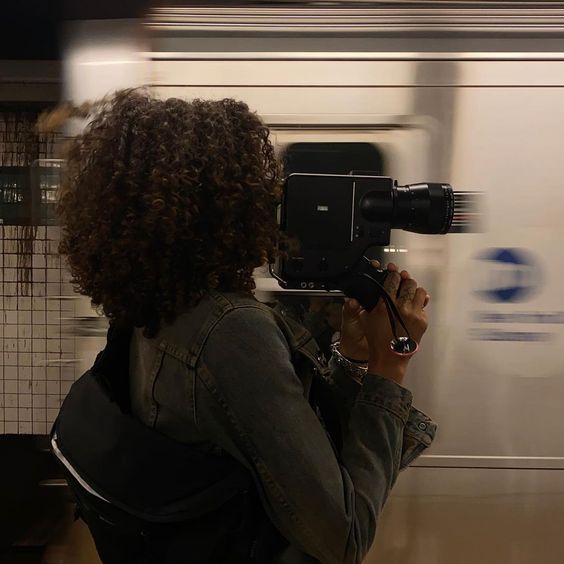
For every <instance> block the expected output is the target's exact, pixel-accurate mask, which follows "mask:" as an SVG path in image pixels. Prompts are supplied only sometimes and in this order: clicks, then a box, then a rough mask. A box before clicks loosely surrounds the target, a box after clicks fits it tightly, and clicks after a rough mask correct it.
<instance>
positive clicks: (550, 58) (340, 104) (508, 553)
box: [148, 1, 564, 564]
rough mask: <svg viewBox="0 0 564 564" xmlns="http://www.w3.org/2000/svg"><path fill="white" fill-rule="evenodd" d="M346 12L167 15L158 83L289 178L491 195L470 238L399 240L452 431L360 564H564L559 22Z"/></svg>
mask: <svg viewBox="0 0 564 564" xmlns="http://www.w3.org/2000/svg"><path fill="white" fill-rule="evenodd" d="M342 4H346V3H341V5H335V6H334V7H331V6H330V5H327V6H323V5H310V6H307V5H296V4H295V3H288V5H287V6H282V7H278V8H267V7H265V6H259V5H257V6H256V7H254V8H248V9H246V10H240V9H226V8H217V9H216V10H213V9H189V8H185V9H164V8H163V9H160V10H156V11H154V12H153V14H152V18H151V21H150V22H149V24H148V27H149V29H150V32H151V50H150V54H149V57H150V83H151V85H152V87H153V88H154V90H155V91H156V92H158V93H159V94H160V95H161V96H163V97H169V96H177V97H183V98H193V97H202V98H210V97H211V98H219V97H235V98H238V99H242V100H245V101H246V102H247V103H248V104H249V106H250V107H252V108H254V109H256V110H257V112H258V113H259V114H260V115H261V116H262V117H263V119H264V120H265V121H266V123H267V124H268V125H269V127H270V129H271V132H272V140H273V142H274V143H275V146H276V148H277V150H278V151H279V154H280V157H281V158H282V160H283V162H284V163H285V164H286V166H287V167H289V170H287V172H295V171H301V172H325V173H340V174H346V173H347V172H348V170H350V169H354V168H361V169H362V168H366V167H368V166H369V170H375V171H379V172H380V173H381V174H383V175H386V176H391V177H393V178H397V179H398V180H399V181H400V182H401V183H412V182H418V181H433V182H449V183H450V184H452V186H453V187H454V189H455V190H456V191H479V192H482V193H483V195H484V201H483V203H482V205H483V219H482V225H481V226H480V229H477V230H475V231H476V232H472V233H452V234H448V235H446V236H438V235H437V236H426V235H416V234H411V233H406V232H403V231H397V232H395V233H394V235H393V238H392V243H391V245H390V246H389V248H387V249H385V251H386V252H385V253H384V257H385V258H387V257H389V259H390V260H393V261H395V262H397V263H398V264H399V265H401V267H403V268H407V269H408V270H409V271H410V272H411V273H412V274H413V275H414V276H415V277H416V278H417V280H418V281H419V282H420V284H422V285H424V286H425V287H426V288H428V289H429V292H430V294H431V295H432V304H431V306H430V309H429V313H430V319H431V322H430V329H429V332H428V334H427V335H426V337H425V342H424V346H423V347H422V350H421V353H420V354H419V355H418V357H417V358H416V359H415V360H414V361H413V369H412V371H411V373H410V374H409V377H408V378H409V381H408V386H409V387H410V388H411V389H412V390H413V392H414V397H415V403H416V405H418V406H420V408H421V409H423V410H424V411H426V412H428V413H429V414H430V415H431V416H432V417H433V418H434V419H435V420H436V421H437V422H438V424H439V431H438V435H437V439H436V442H435V443H434V444H433V446H432V448H431V449H429V451H428V453H426V454H425V455H424V456H422V457H421V458H420V459H419V460H418V461H417V462H416V463H415V465H414V466H413V467H412V468H410V469H408V470H406V471H405V472H403V473H402V475H401V476H400V478H399V480H398V483H397V485H396V487H395V489H394V490H393V493H392V495H391V498H390V499H389V501H388V504H387V506H386V508H385V511H384V515H383V518H382V522H381V524H380V526H379V530H378V533H377V536H376V540H375V542H374V545H373V549H372V551H371V552H370V555H369V557H368V558H367V560H366V561H367V563H369V564H372V563H374V564H376V563H379V562H380V563H385V564H446V563H448V564H454V563H456V564H477V563H480V564H486V563H492V564H493V563H495V564H499V563H511V564H531V563H536V562H543V563H544V564H549V563H550V564H556V563H560V562H563V561H564V555H562V554H561V553H560V550H559V549H558V539H559V535H560V531H562V529H563V528H564V420H563V419H564V418H563V414H564V325H563V323H564V294H563V291H562V279H563V275H564V253H563V251H562V248H561V241H562V239H561V237H564V222H563V221H562V217H564V175H563V170H562V169H561V166H562V163H563V157H564V88H563V87H564V50H563V48H562V47H563V45H564V43H563V42H562V39H563V34H564V9H563V8H562V7H560V8H558V6H557V5H558V4H560V3H559V2H552V3H550V2H545V3H540V2H539V3H535V2H449V1H446V2H444V1H443V2H386V3H384V2H383V3H381V6H377V4H380V3H366V4H365V5H364V6H359V5H357V6H356V7H354V8H346V7H343V6H342ZM257 286H258V290H259V292H258V294H257V295H258V296H259V298H261V295H263V296H264V299H270V298H271V297H272V295H274V296H278V297H286V296H287V295H288V294H289V293H290V292H284V291H283V290H282V289H281V288H279V287H278V285H277V283H276V282H275V281H273V280H272V279H268V278H266V277H265V278H262V277H261V278H258V279H257Z"/></svg>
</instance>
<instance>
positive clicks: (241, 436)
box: [196, 306, 328, 556]
mask: <svg viewBox="0 0 564 564" xmlns="http://www.w3.org/2000/svg"><path fill="white" fill-rule="evenodd" d="M251 307H253V306H251ZM257 309H260V308H257ZM199 367H200V370H202V369H203V370H204V372H207V374H209V376H210V378H213V375H212V373H211V371H210V370H209V369H208V368H207V367H206V365H205V363H203V362H202V363H200V364H199ZM200 370H197V371H196V378H198V380H199V381H200V382H201V383H202V385H203V386H204V387H205V388H206V389H207V390H208V391H209V393H210V394H211V396H212V397H213V398H214V400H215V401H216V402H217V404H218V405H219V407H220V408H221V409H222V411H223V413H224V414H225V416H226V417H227V418H228V419H229V421H230V422H231V424H232V425H233V429H234V430H235V432H236V436H237V442H238V443H240V444H242V445H244V446H245V447H246V448H243V450H242V452H243V453H246V454H247V455H248V456H250V458H251V460H252V461H253V463H254V465H255V468H256V471H257V472H258V473H259V475H260V476H261V477H262V478H263V479H264V480H265V483H266V484H267V485H269V486H270V488H269V489H270V491H271V492H272V493H273V494H274V496H275V498H276V500H277V501H278V502H279V503H280V504H281V505H282V507H283V508H284V509H285V510H286V511H287V512H288V514H289V516H290V518H291V519H292V521H293V522H294V523H296V524H297V525H299V526H300V527H301V529H302V530H303V531H304V532H305V533H306V534H307V536H308V537H309V538H310V539H311V540H312V541H313V542H314V543H315V545H316V546H317V548H318V550H320V551H321V553H322V554H324V555H325V556H328V555H327V554H326V553H325V548H324V547H323V546H322V545H319V544H318V542H317V540H316V537H315V536H314V535H313V533H312V531H311V530H310V529H309V527H308V525H307V524H306V523H304V522H303V521H302V520H301V519H300V517H299V515H298V513H297V511H296V510H295V509H294V508H293V506H292V505H291V504H290V502H289V501H288V499H287V498H286V497H285V496H284V492H283V489H282V487H281V486H280V484H278V482H276V480H275V479H274V477H273V476H272V474H271V473H270V471H269V470H268V467H267V466H266V464H265V463H264V461H263V460H262V459H261V458H260V456H259V454H258V449H257V448H256V446H255V445H254V443H253V442H252V440H251V439H250V438H249V437H247V436H246V435H245V433H243V432H242V428H241V425H240V423H239V421H238V420H237V417H236V416H235V414H234V413H233V412H232V411H231V409H230V408H229V406H228V405H227V402H226V401H225V400H224V398H223V396H222V395H221V392H220V391H219V390H218V389H217V387H216V386H215V385H214V384H211V385H208V383H207V382H206V381H205V379H204V378H202V376H201V375H200ZM273 489H274V491H273Z"/></svg>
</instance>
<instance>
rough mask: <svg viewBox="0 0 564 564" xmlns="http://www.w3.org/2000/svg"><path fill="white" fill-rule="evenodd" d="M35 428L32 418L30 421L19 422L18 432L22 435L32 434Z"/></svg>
mask: <svg viewBox="0 0 564 564" xmlns="http://www.w3.org/2000/svg"><path fill="white" fill-rule="evenodd" d="M32 430H33V427H32V425H31V419H30V420H29V421H20V422H19V423H18V433H19V434H21V435H25V434H30V433H31V432H32Z"/></svg>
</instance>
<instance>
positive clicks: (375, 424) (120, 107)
mask: <svg viewBox="0 0 564 564" xmlns="http://www.w3.org/2000/svg"><path fill="white" fill-rule="evenodd" d="M268 134H269V132H268V129H267V128H266V127H265V126H264V125H263V124H262V123H261V121H260V119H259V118H258V117H257V116H256V115H255V114H254V113H251V112H250V111H249V109H248V107H247V106H246V105H245V104H243V103H241V102H236V101H234V100H229V99H227V100H221V101H201V100H194V101H192V102H186V101H182V100H178V99H169V100H158V99H155V98H153V97H152V96H150V95H149V94H147V93H144V92H140V91H124V92H120V93H118V94H116V96H115V97H113V98H112V99H111V100H109V101H106V102H104V103H103V104H102V105H101V106H100V107H98V108H97V113H96V114H95V117H94V119H93V121H92V122H91V123H90V124H89V126H88V127H87V128H86V130H85V132H84V133H83V134H82V135H81V136H80V137H78V138H77V139H76V140H75V141H74V144H73V146H72V148H71V150H70V153H69V158H68V172H67V175H66V182H65V185H64V188H63V190H62V194H61V199H60V205H59V213H60V220H61V224H62V227H63V235H62V241H61V247H60V250H61V253H63V254H64V255H66V257H67V258H68V262H69V265H70V269H71V272H72V274H73V276H74V281H75V284H76V286H77V288H78V290H79V291H80V292H81V293H83V294H85V295H88V296H90V297H91V298H92V303H93V304H94V305H95V306H97V307H99V308H101V310H102V311H103V312H104V314H105V315H106V316H107V317H108V318H109V319H110V322H111V326H112V328H113V334H112V332H110V337H111V338H110V340H109V344H108V347H107V349H106V350H105V351H104V353H102V355H100V357H99V359H98V362H97V365H95V367H94V369H93V372H94V373H95V374H98V375H99V374H103V376H104V377H103V378H101V379H99V380H100V382H103V385H102V386H101V387H100V388H97V390H98V391H96V392H94V391H93V392H91V393H92V396H91V398H94V395H95V394H98V395H99V397H100V398H101V397H102V396H101V395H100V394H99V390H100V389H105V390H106V391H107V390H110V391H109V392H108V397H109V398H110V399H112V400H114V403H112V404H111V405H110V402H108V403H107V405H106V404H103V400H102V399H100V406H101V407H100V409H99V411H96V410H93V409H92V407H91V406H92V405H94V404H95V402H96V401H98V399H90V400H89V399H85V398H84V397H83V398H82V400H80V401H82V403H80V401H79V400H78V399H76V398H78V397H79V396H80V394H81V393H82V392H81V391H80V389H79V385H82V384H81V383H80V382H79V383H77V384H76V385H75V390H74V392H73V391H71V394H70V395H69V398H68V399H67V401H66V402H65V403H66V405H65V406H63V410H62V412H61V417H60V421H59V422H58V423H57V424H56V427H55V439H56V440H57V441H59V443H58V444H57V442H54V446H55V448H56V452H57V453H58V455H59V456H60V458H61V459H62V460H63V462H64V463H65V464H66V466H67V469H68V470H69V471H70V473H69V478H70V483H71V485H72V486H73V488H74V490H75V493H76V494H77V498H78V500H79V505H80V507H81V510H82V513H83V515H84V517H85V519H86V521H87V523H88V525H89V526H90V528H91V531H92V533H93V536H94V539H95V541H96V544H97V547H98V550H99V553H100V555H101V557H102V559H103V561H104V562H191V563H200V562H202V563H204V562H206V563H207V562H230V563H231V562H287V563H299V562H323V563H327V564H337V563H339V564H341V563H347V564H348V563H358V562H362V560H363V558H364V557H365V555H366V553H367V552H368V550H369V548H370V546H371V544H372V541H373V538H374V533H375V529H376V524H377V522H378V518H379V516H380V513H381V510H382V507H383V505H384V502H385V501H386V498H387V496H388V493H389V491H390V489H391V487H392V486H393V484H394V482H395V480H396V478H397V475H398V472H399V471H400V469H402V468H404V467H405V466H407V465H408V464H409V463H410V462H411V461H412V460H413V459H414V458H416V457H417V456H418V455H419V454H420V453H421V451H422V450H423V449H424V448H426V447H427V446H428V445H429V444H430V443H431V441H432V439H433V435H434V431H435V426H434V424H433V423H432V422H431V421H430V420H429V419H428V418H427V417H426V416H425V415H423V414H422V413H420V412H418V411H417V410H415V409H414V408H413V407H412V406H411V394H410V392H409V391H408V390H407V389H405V388H404V387H402V383H403V380H404V378H405V374H406V370H407V367H408V364H409V358H406V357H401V356H398V355H396V354H394V353H393V352H392V351H391V349H390V340H391V338H392V336H391V331H390V327H389V321H388V317H387V315H386V309H385V307H384V306H383V305H382V304H380V305H378V306H377V307H376V308H375V309H374V310H373V311H372V312H370V313H368V312H366V311H364V310H362V309H361V308H360V306H359V305H358V303H356V302H355V301H354V300H351V301H349V302H348V303H346V304H345V306H344V308H343V322H342V326H341V341H340V343H339V344H338V345H337V346H336V347H334V354H333V358H332V360H331V362H330V366H329V368H328V367H327V366H326V365H324V364H323V361H322V359H321V355H319V354H316V353H317V351H318V349H317V347H316V345H315V343H314V342H313V340H312V339H311V336H310V335H309V333H308V332H307V331H306V330H305V329H304V328H303V327H301V326H300V325H299V324H297V323H296V321H295V320H293V319H292V317H291V315H289V314H288V313H287V312H285V311H284V310H283V309H282V308H280V307H269V306H267V305H264V304H261V303H259V302H258V301H257V300H256V299H255V298H254V297H253V294H252V291H253V289H254V283H253V278H252V273H253V270H254V269H255V268H256V267H259V266H261V265H263V264H264V263H265V262H267V261H272V260H274V259H275V257H276V255H277V252H278V251H277V246H278V243H279V239H280V235H279V232H278V227H277V223H276V214H275V206H276V204H277V201H278V200H279V197H280V180H281V179H280V169H279V165H278V163H277V161H276V159H275V155H274V151H273V147H272V146H271V144H270V142H269V139H268ZM388 269H389V270H390V273H389V275H388V277H387V279H386V289H387V291H388V292H389V294H390V295H391V296H392V298H393V300H394V301H395V302H396V304H397V306H398V308H399V309H400V311H401V313H402V315H403V318H404V321H405V323H406V325H407V327H408V329H409V331H410V333H411V336H412V337H413V338H415V339H416V340H417V341H420V340H421V337H422V336H423V333H424V332H425V330H426V327H427V322H426V317H425V312H424V307H425V305H426V302H427V301H428V296H427V293H426V291H425V290H424V289H422V288H418V287H417V283H416V282H415V280H413V279H411V278H410V277H409V274H408V273H406V272H402V273H399V272H398V270H397V268H396V267H395V266H394V265H389V266H388ZM112 335H113V336H112ZM116 335H118V336H117V337H116ZM120 347H121V348H120ZM116 351H118V353H117V354H116ZM127 353H128V354H127ZM351 359H356V360H351ZM120 367H121V368H120ZM118 373H119V374H118ZM87 376H88V375H86V376H85V377H84V378H86V377H87ZM359 376H360V377H359ZM362 376H364V378H361V377H362ZM84 381H86V380H84ZM88 381H89V382H90V381H92V378H91V377H90V380H88ZM83 395H84V394H83ZM98 395H97V396H96V398H98ZM116 403H117V404H118V405H119V406H120V408H121V412H120V413H121V415H119V414H117V412H116V411H115V404H116ZM112 406H113V407H112ZM112 409H114V411H111V410H112ZM89 410H90V411H89ZM101 410H106V411H107V415H102V414H101V413H100V411H101ZM106 411H104V414H106ZM90 412H92V414H91V415H89V413H90ZM122 416H123V419H120V417H122ZM89 417H91V418H90V419H88V418H89ZM110 420H111V422H112V423H111V424H110V423H108V421H110ZM139 421H140V422H142V423H143V425H142V426H141V427H142V428H143V429H144V430H145V431H146V433H145V431H141V430H140V427H135V425H138V423H139ZM57 425H58V426H57ZM110 425H114V428H111V427H110ZM126 427H127V429H128V430H127V431H126V430H125V429H126ZM150 430H152V431H150ZM128 433H129V434H128ZM143 433H145V434H143ZM118 436H119V437H122V436H127V437H128V439H127V440H123V441H122V443H120V444H121V446H119V448H117V449H115V448H114V450H113V451H112V449H111V448H110V447H109V446H108V445H107V443H108V442H109V441H111V440H118V439H116V437H118ZM142 436H143V437H145V436H146V437H147V438H146V439H140V437H142ZM73 441H74V442H73ZM151 441H153V442H151ZM166 441H169V442H168V443H166ZM165 443H166V444H165ZM85 444H86V445H87V447H86V448H85V447H84V445H85ZM132 445H135V447H133V446H132ZM151 445H152V446H151ZM159 449H160V450H159ZM167 449H168V450H167ZM174 449H177V451H175V452H177V454H178V457H176V458H174V457H175V456H176V455H174V456H171V457H170V459H169V458H168V452H169V451H170V452H172V451H174ZM182 449H183V450H182ZM61 451H62V454H61ZM110 452H113V453H114V454H113V455H110V454H108V453H110ZM153 453H154V454H153ZM157 453H159V454H157ZM65 457H66V458H65ZM139 457H145V458H139ZM186 457H188V458H186ZM180 459H182V460H183V461H184V462H183V463H182V464H180V465H177V466H175V465H176V461H177V460H180ZM133 460H138V461H137V462H135V463H134V462H132V461H133ZM186 460H189V463H186ZM128 464H129V467H128ZM132 465H134V467H133V468H132V467H131V466H132ZM149 467H151V470H150V471H149V470H148V468H149ZM172 468H175V469H176V470H177V469H178V468H183V470H182V471H176V470H174V471H173V470H172ZM204 469H205V470H204ZM167 472H168V473H167ZM227 476H228V477H229V478H226V477H227ZM233 476H237V478H233ZM226 483H229V484H230V485H229V487H228V486H225V484H226ZM218 484H219V485H218ZM135 488H137V489H135ZM212 491H213V492H215V493H214V495H211V496H208V497H206V495H207V494H209V493H210V492H212ZM218 491H221V492H222V493H221V495H220V494H218V493H217V492H218ZM226 492H227V493H226ZM216 494H217V495H216ZM218 496H219V497H218ZM222 496H223V497H222ZM179 506H181V507H182V511H180V510H179V509H178V507H179ZM130 518H131V519H130Z"/></svg>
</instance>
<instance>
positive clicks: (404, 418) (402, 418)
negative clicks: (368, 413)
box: [356, 398, 407, 426]
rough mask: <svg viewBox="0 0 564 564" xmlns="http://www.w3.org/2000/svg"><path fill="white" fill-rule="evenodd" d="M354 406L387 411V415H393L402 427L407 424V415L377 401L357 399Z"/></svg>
mask: <svg viewBox="0 0 564 564" xmlns="http://www.w3.org/2000/svg"><path fill="white" fill-rule="evenodd" d="M356 404H357V405H370V406H372V407H378V408H380V409H383V410H385V411H387V412H388V413H391V414H392V415H395V416H396V417H397V418H398V419H399V420H400V421H401V422H402V424H403V425H404V426H405V424H406V423H407V414H405V413H403V410H401V411H400V410H398V409H394V408H393V407H391V406H389V405H386V403H385V402H379V401H374V400H369V399H365V398H359V399H357V400H356Z"/></svg>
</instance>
